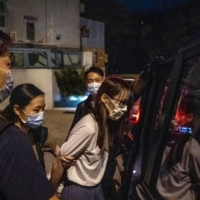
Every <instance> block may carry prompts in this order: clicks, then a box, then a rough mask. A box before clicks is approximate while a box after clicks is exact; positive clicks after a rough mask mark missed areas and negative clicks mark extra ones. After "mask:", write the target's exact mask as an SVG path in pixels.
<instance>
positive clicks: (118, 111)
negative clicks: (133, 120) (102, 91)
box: [105, 101, 127, 121]
mask: <svg viewBox="0 0 200 200" xmlns="http://www.w3.org/2000/svg"><path fill="white" fill-rule="evenodd" d="M110 102H111V103H112V104H113V106H114V109H113V110H111V109H110V108H109V106H108V105H107V104H105V105H106V107H107V108H108V110H109V112H110V114H109V116H108V117H109V118H110V119H111V120H113V121H117V120H118V119H120V118H121V117H122V116H123V115H124V113H125V112H126V111H127V106H124V107H123V108H120V107H119V105H118V106H116V104H114V103H113V102H112V101H110Z"/></svg>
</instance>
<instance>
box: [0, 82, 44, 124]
mask: <svg viewBox="0 0 200 200" xmlns="http://www.w3.org/2000/svg"><path fill="white" fill-rule="evenodd" d="M39 95H44V92H43V91H41V90H40V89H39V88H37V87H36V86H35V85H33V84H29V83H24V84H21V85H18V86H16V87H15V88H14V89H13V91H12V93H11V95H10V100H9V105H8V106H7V107H6V108H5V109H4V111H3V112H2V115H3V117H5V118H6V119H7V120H8V121H12V122H14V119H15V116H16V115H15V113H14V111H13V106H14V105H18V106H19V107H20V108H22V109H24V107H26V106H27V105H28V104H29V103H30V101H31V100H33V99H35V98H36V97H37V96H39Z"/></svg>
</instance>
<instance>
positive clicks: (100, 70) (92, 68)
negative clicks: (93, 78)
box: [84, 66, 104, 78]
mask: <svg viewBox="0 0 200 200" xmlns="http://www.w3.org/2000/svg"><path fill="white" fill-rule="evenodd" d="M90 72H94V73H96V74H99V75H100V76H102V77H104V72H103V70H102V69H101V68H99V67H95V66H91V67H88V68H87V69H86V70H85V73H84V76H85V78H87V75H88V74H89V73H90Z"/></svg>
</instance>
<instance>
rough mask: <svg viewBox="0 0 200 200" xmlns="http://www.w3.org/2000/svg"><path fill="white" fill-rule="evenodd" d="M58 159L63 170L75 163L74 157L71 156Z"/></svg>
mask: <svg viewBox="0 0 200 200" xmlns="http://www.w3.org/2000/svg"><path fill="white" fill-rule="evenodd" d="M59 159H60V161H61V163H62V165H63V167H64V168H68V167H71V166H72V165H74V164H75V163H76V160H75V157H73V156H68V155H65V156H59Z"/></svg>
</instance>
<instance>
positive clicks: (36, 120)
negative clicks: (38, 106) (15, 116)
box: [19, 110, 44, 129]
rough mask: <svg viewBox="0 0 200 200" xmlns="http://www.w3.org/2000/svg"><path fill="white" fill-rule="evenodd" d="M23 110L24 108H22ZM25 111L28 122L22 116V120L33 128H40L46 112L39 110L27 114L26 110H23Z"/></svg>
mask: <svg viewBox="0 0 200 200" xmlns="http://www.w3.org/2000/svg"><path fill="white" fill-rule="evenodd" d="M22 111H23V110H22ZM23 113H24V114H25V115H26V116H27V117H28V120H27V122H25V121H24V120H23V119H22V118H21V117H20V116H19V117H20V119H21V121H22V122H23V123H24V124H25V125H27V126H28V127H31V128H33V129H35V128H38V127H39V126H41V124H42V122H43V120H44V112H39V113H36V114H31V115H27V114H26V113H25V111H23Z"/></svg>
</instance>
